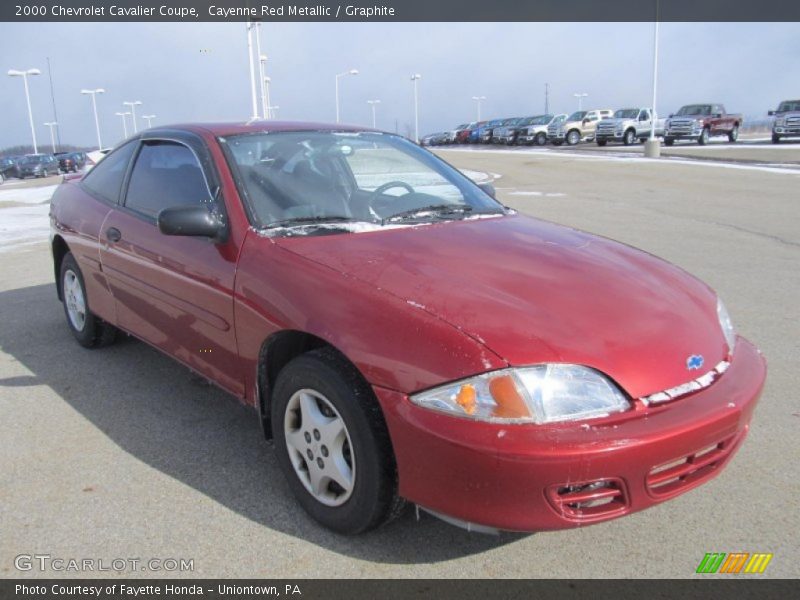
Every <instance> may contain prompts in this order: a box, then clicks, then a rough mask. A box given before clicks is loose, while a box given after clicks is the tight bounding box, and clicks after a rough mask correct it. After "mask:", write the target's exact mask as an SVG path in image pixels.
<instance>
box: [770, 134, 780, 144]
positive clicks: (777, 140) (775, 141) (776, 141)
mask: <svg viewBox="0 0 800 600" xmlns="http://www.w3.org/2000/svg"><path fill="white" fill-rule="evenodd" d="M772 143H773V144H780V143H781V136H779V135H776V134H774V133H773V134H772Z"/></svg>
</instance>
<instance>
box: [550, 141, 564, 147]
mask: <svg viewBox="0 0 800 600" xmlns="http://www.w3.org/2000/svg"><path fill="white" fill-rule="evenodd" d="M551 143H552V144H553V146H560V145H561V144H563V143H564V141H563V140H553V141H552V142H551Z"/></svg>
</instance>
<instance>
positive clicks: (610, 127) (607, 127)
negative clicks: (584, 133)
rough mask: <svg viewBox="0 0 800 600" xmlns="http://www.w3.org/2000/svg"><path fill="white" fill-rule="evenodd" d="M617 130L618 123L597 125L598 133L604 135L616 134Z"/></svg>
mask: <svg viewBox="0 0 800 600" xmlns="http://www.w3.org/2000/svg"><path fill="white" fill-rule="evenodd" d="M616 128H617V124H616V123H603V122H602V121H601V122H600V123H599V124H598V125H597V131H598V132H601V131H602V132H603V133H614V130H615V129H616Z"/></svg>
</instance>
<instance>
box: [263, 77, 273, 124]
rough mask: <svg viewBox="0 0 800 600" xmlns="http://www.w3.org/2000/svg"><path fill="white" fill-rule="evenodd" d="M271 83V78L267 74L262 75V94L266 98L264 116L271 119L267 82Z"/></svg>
mask: <svg viewBox="0 0 800 600" xmlns="http://www.w3.org/2000/svg"><path fill="white" fill-rule="evenodd" d="M270 83H272V78H270V77H269V76H267V77H264V96H265V98H266V102H265V104H264V118H265V119H271V118H272V110H271V107H270V100H269V84H270Z"/></svg>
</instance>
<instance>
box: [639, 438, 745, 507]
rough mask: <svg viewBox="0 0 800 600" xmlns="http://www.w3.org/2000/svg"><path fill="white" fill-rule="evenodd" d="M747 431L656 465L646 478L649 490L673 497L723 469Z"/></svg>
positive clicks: (651, 492)
mask: <svg viewBox="0 0 800 600" xmlns="http://www.w3.org/2000/svg"><path fill="white" fill-rule="evenodd" d="M743 435H744V433H742V434H740V435H739V436H738V437H737V435H732V436H729V437H727V438H725V439H724V440H722V441H720V442H718V443H716V444H712V445H710V446H706V447H704V448H701V449H700V450H697V451H696V452H692V453H691V454H688V455H685V456H681V457H679V458H676V459H674V460H671V461H669V462H667V463H663V464H661V465H659V466H657V467H653V468H652V469H651V470H650V472H649V473H648V474H647V477H646V478H645V485H646V486H647V491H648V492H650V494H651V495H652V496H656V497H662V496H671V495H674V494H678V493H680V492H682V491H684V490H685V489H686V488H688V487H694V486H695V485H697V484H699V483H700V482H702V481H703V480H705V479H708V478H709V477H711V475H712V474H713V473H714V471H716V470H717V469H718V468H720V467H721V466H722V465H723V463H724V462H725V460H726V459H727V458H728V457H729V456H730V454H731V451H732V450H733V448H734V447H735V446H736V444H737V443H738V442H739V440H740V439H741V436H743Z"/></svg>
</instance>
